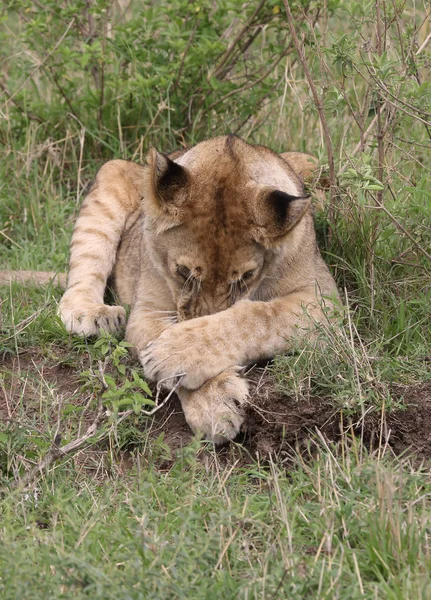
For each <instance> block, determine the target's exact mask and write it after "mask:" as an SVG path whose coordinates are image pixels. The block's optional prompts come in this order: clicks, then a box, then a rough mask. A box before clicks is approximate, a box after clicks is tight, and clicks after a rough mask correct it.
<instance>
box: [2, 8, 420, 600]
mask: <svg viewBox="0 0 431 600" xmlns="http://www.w3.org/2000/svg"><path fill="white" fill-rule="evenodd" d="M430 14H431V5H430V3H429V1H428V0H425V1H424V2H415V1H411V0H410V1H409V0H368V1H365V2H363V1H358V2H356V1H354V0H322V1H320V0H295V1H287V0H261V1H260V2H257V1H255V2H238V1H235V0H230V1H229V0H219V1H217V2H215V1H211V0H196V1H190V0H171V1H169V2H168V1H165V0H160V1H156V0H147V1H145V2H142V1H139V0H115V1H114V0H60V1H58V0H44V1H43V2H42V1H30V0H14V1H12V0H10V1H8V0H4V1H3V2H2V10H1V15H0V48H1V51H0V60H1V65H2V71H1V75H0V146H1V148H2V155H1V161H0V238H1V239H0V265H1V269H35V270H51V271H57V272H63V271H65V269H66V266H67V256H68V243H69V240H70V236H71V231H72V227H73V223H74V220H75V218H76V215H77V212H78V210H79V206H80V203H81V201H82V198H83V196H85V194H86V192H87V191H88V189H89V186H90V185H91V181H92V178H93V177H94V175H95V173H96V171H97V169H98V168H99V167H100V165H101V164H102V163H103V162H104V161H106V160H108V159H110V158H113V157H117V158H118V157H122V158H127V159H131V160H136V161H143V160H144V158H145V154H146V152H147V151H148V149H149V148H150V147H151V146H152V145H154V146H156V147H157V148H158V149H160V150H165V151H166V150H171V149H175V148H178V147H180V146H183V145H190V144H193V143H196V142H198V141H200V140H202V139H205V138H207V137H210V136H214V135H217V134H224V133H226V132H234V133H236V134H238V135H240V136H242V137H243V138H244V139H246V140H248V141H250V142H252V143H263V144H265V145H267V146H270V147H271V148H273V149H274V150H279V151H282V150H298V151H306V152H308V153H311V154H314V155H315V156H317V157H318V159H319V164H320V168H321V172H322V173H323V174H324V179H325V180H326V181H327V185H326V188H327V189H326V191H325V192H322V191H319V190H318V186H312V189H313V191H314V192H313V193H314V194H315V199H316V212H317V214H316V223H317V228H318V234H319V239H320V242H321V247H322V249H323V251H324V256H325V258H326V260H327V262H328V263H329V264H330V266H331V269H332V271H333V273H334V274H335V276H336V278H337V282H338V284H339V288H340V291H341V294H342V296H343V299H344V300H345V303H346V306H348V310H347V313H346V327H345V335H344V337H340V338H339V337H337V338H334V337H331V334H330V333H329V332H322V335H325V336H329V343H330V351H329V352H326V353H324V354H322V353H319V352H317V351H315V350H312V349H306V350H305V351H304V352H302V353H301V354H300V355H296V356H294V357H292V356H287V357H278V358H277V359H276V360H275V363H274V365H273V367H272V377H273V378H274V380H275V381H276V384H277V386H278V387H279V388H281V389H282V390H284V391H285V393H286V395H287V397H286V402H292V403H298V407H299V410H300V407H301V402H303V401H304V399H305V398H310V397H325V398H330V400H331V402H332V403H333V406H334V410H335V411H337V414H338V413H339V415H340V419H341V421H342V423H345V424H347V423H349V422H351V423H353V422H354V423H356V424H358V423H359V430H360V423H361V419H362V420H363V418H364V416H365V415H366V414H369V413H373V412H375V413H376V414H377V415H379V418H380V419H381V423H383V422H384V417H385V415H386V414H387V413H389V412H390V411H393V410H395V409H397V410H399V409H400V408H402V405H403V403H402V399H400V394H399V393H395V392H394V390H395V389H397V390H399V389H400V388H401V389H404V388H405V389H410V390H412V389H413V390H416V389H417V390H423V387H422V388H421V387H420V386H421V385H422V386H423V385H426V383H425V384H424V382H426V381H429V380H430V368H429V365H430V362H429V361H430V354H431V351H430V346H431V319H430V304H431V270H430V261H431V251H430V248H431V191H430V189H431V186H430V168H431V167H430V165H431V161H430V153H431V56H430V48H431V22H430ZM59 297H60V296H59V292H58V290H56V289H54V288H53V287H52V286H48V287H46V288H44V289H41V290H40V289H39V290H37V289H32V288H30V287H23V286H19V285H10V286H9V287H4V288H2V289H1V290H0V311H1V313H0V314H1V316H2V321H1V323H0V328H1V331H0V361H1V363H0V364H1V370H0V390H1V392H2V394H3V399H2V400H1V403H0V416H1V419H2V420H1V422H0V468H1V473H2V474H1V484H2V492H1V496H0V510H1V513H2V517H1V518H2V521H1V528H0V539H1V542H2V543H1V545H0V593H1V596H2V597H3V598H21V599H25V598H32V599H33V598H34V599H36V598H47V597H52V598H72V597H73V598H104V599H106V598H114V597H115V598H118V597H121V598H124V599H126V598H133V599H138V598H146V599H148V598H171V597H172V598H183V597H184V598H208V599H210V598H268V599H269V598H292V599H293V598H298V599H302V598H319V599H320V598H322V599H323V598H349V599H350V598H351V599H354V598H370V599H371V598H378V599H382V598H388V599H400V600H406V599H411V600H417V599H418V598H424V599H426V598H431V576H430V572H431V556H430V553H431V550H430V538H429V536H430V526H431V523H430V520H431V519H430V503H429V499H430V494H431V482H430V477H429V469H428V467H429V461H428V462H427V461H425V462H423V463H419V461H418V460H417V459H411V458H409V456H402V457H395V456H393V452H392V450H391V445H390V443H388V440H389V441H390V434H388V432H386V433H385V436H384V439H385V440H386V443H384V444H382V443H381V444H380V445H379V444H377V446H376V447H375V448H374V449H373V448H371V449H368V450H367V449H366V448H365V447H364V445H363V444H362V440H361V436H360V435H359V437H358V436H357V434H356V433H355V431H357V430H358V428H356V430H355V429H352V428H351V427H350V428H349V427H348V426H346V427H345V429H344V433H343V434H342V435H340V436H339V439H338V441H337V443H333V444H330V443H329V442H328V441H327V440H326V439H325V436H323V435H322V434H321V433H319V431H317V432H313V431H311V432H310V436H309V446H308V451H306V452H304V451H303V450H302V451H299V450H298V449H295V448H294V447H291V448H290V450H289V452H288V453H287V454H286V453H284V454H283V455H277V454H272V455H271V456H269V457H268V456H267V457H261V456H252V457H249V458H248V459H247V461H244V460H243V458H238V457H241V456H243V455H244V453H245V451H244V450H243V451H242V450H241V449H240V448H235V447H232V449H231V451H230V450H229V451H227V452H225V454H224V455H223V457H221V456H220V455H219V454H218V453H216V452H215V451H214V450H213V449H211V447H209V446H207V445H206V444H205V443H204V442H202V441H199V440H195V441H193V443H192V444H191V445H187V446H186V447H184V448H182V449H181V451H179V452H177V453H176V454H175V456H173V455H172V452H171V450H170V448H169V446H168V445H167V444H166V443H165V440H164V437H163V432H162V431H159V432H158V434H157V435H156V436H154V435H152V437H150V435H149V431H150V429H151V428H150V427H149V426H148V424H149V423H150V422H151V419H152V417H151V415H150V416H149V415H148V413H151V412H152V411H153V410H154V408H157V407H156V406H154V401H155V397H154V396H151V391H150V390H149V388H148V386H147V385H146V383H145V381H144V380H143V379H142V378H141V376H140V372H139V368H138V366H137V365H134V364H133V363H132V362H131V361H130V359H128V358H127V356H126V354H127V348H126V347H125V344H124V343H123V342H119V341H117V340H115V339H114V338H110V337H109V336H105V337H102V338H101V340H99V341H97V342H95V343H91V342H88V341H87V342H85V341H83V340H79V339H71V338H69V336H67V335H66V333H65V332H64V330H63V328H62V326H61V324H60V323H59V321H58V319H57V317H56V304H57V302H58V299H59ZM65 369H66V370H67V369H68V370H69V371H68V373H70V372H72V373H74V374H75V375H76V379H75V380H73V385H72V384H71V383H70V376H69V375H68V377H67V380H68V385H67V386H66V385H65V384H64V377H62V376H60V375H59V373H60V374H61V373H62V372H64V370H65ZM54 375H55V376H54ZM78 377H79V379H78ZM71 386H72V387H71ZM426 389H428V390H429V389H430V388H429V387H428V388H426ZM106 410H107V411H108V414H107V413H106ZM430 411H431V404H430ZM419 425H420V424H419V423H418V427H419ZM382 440H383V436H382V435H381V436H380V440H379V441H380V442H382ZM150 441H151V443H150ZM65 448H67V455H66V456H65V457H63V456H62V454H63V453H64V449H65ZM230 452H231V454H230ZM263 458H264V459H265V460H263Z"/></svg>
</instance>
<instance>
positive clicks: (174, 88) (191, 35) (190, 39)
mask: <svg viewBox="0 0 431 600" xmlns="http://www.w3.org/2000/svg"><path fill="white" fill-rule="evenodd" d="M198 25H199V19H196V21H195V24H194V27H193V29H192V32H191V34H190V36H189V39H188V40H187V44H186V47H185V49H184V52H183V56H182V57H181V63H180V68H179V69H178V74H177V76H176V78H175V81H174V84H173V86H172V90H171V92H170V93H171V94H173V93H174V92H175V90H176V89H177V87H178V84H179V82H180V79H181V75H182V74H183V69H184V63H185V60H186V56H187V54H188V52H189V49H190V46H191V44H192V41H193V40H194V37H195V34H196V30H197V28H198Z"/></svg>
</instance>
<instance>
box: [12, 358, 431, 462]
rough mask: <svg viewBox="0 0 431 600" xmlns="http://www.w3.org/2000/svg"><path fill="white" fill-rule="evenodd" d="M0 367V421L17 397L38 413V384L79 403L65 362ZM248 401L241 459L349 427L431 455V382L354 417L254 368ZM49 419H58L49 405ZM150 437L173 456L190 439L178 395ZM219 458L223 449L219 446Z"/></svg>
mask: <svg viewBox="0 0 431 600" xmlns="http://www.w3.org/2000/svg"><path fill="white" fill-rule="evenodd" d="M1 366H2V370H3V371H4V372H6V373H7V376H6V380H5V384H6V385H3V386H1V387H0V418H2V419H8V418H10V417H11V415H12V417H13V416H14V414H15V403H18V402H22V401H23V400H24V402H25V405H26V416H28V417H30V416H31V415H32V414H36V413H37V411H38V410H39V400H40V393H41V389H40V384H39V385H37V384H36V385H31V380H32V379H33V380H34V381H35V382H37V381H39V382H40V380H41V379H42V380H43V382H44V384H43V385H44V388H45V389H46V390H48V389H51V390H53V393H55V394H57V395H61V397H62V399H63V402H64V403H73V404H82V405H83V404H84V403H85V402H86V398H85V396H84V395H83V394H81V393H80V385H79V382H78V377H77V373H76V369H75V368H72V367H70V366H67V365H64V364H63V365H61V364H57V365H52V364H48V363H47V361H46V358H44V357H41V356H40V355H39V356H38V355H37V354H28V353H27V354H25V355H23V356H21V357H19V359H18V358H16V357H15V358H3V359H2V365H1ZM251 382H252V384H251V397H250V404H249V405H248V407H247V409H246V420H245V433H244V434H243V435H242V436H241V440H239V441H240V444H241V447H242V448H244V451H245V452H244V453H243V454H244V457H245V456H247V455H248V456H252V457H256V456H258V457H260V458H266V457H268V456H269V455H270V454H276V455H278V456H280V455H281V456H283V454H287V455H289V454H291V453H292V449H293V448H295V449H299V450H300V451H302V450H305V449H306V448H307V446H308V445H309V442H310V439H311V438H312V437H315V436H316V434H318V435H320V434H321V435H323V436H324V438H325V439H326V440H328V441H335V442H336V441H338V440H340V437H341V436H342V435H343V434H344V433H346V432H347V433H348V432H349V431H350V432H351V433H352V432H354V433H355V435H356V436H357V437H360V438H361V439H362V440H363V441H364V443H365V444H366V445H367V447H369V448H371V449H374V450H375V449H376V448H377V447H379V445H380V446H382V445H385V446H387V447H388V448H392V450H393V452H394V454H397V455H399V454H401V453H404V452H408V453H411V454H413V455H415V456H416V457H417V459H419V460H424V459H430V458H431V382H427V383H423V384H420V385H409V386H397V387H395V386H394V388H393V394H394V396H395V397H396V398H397V399H398V400H399V402H400V403H401V404H402V409H397V410H394V411H392V412H390V413H386V412H385V411H383V414H381V413H378V412H377V411H371V412H368V413H367V414H366V415H365V416H364V417H363V418H362V417H361V415H352V414H346V413H345V412H343V411H341V410H340V409H339V407H337V406H335V405H334V403H332V402H331V400H330V399H325V398H318V397H316V398H308V399H306V398H304V399H302V400H301V401H297V400H296V399H295V398H293V397H289V396H286V395H285V394H283V393H281V392H280V391H278V390H277V388H276V386H275V385H274V382H273V381H272V380H271V378H270V377H269V376H268V373H267V371H265V370H264V369H257V368H256V369H254V370H253V372H252V374H251ZM53 418H55V419H56V418H57V415H56V413H55V410H53ZM148 428H149V433H150V437H151V438H152V439H156V438H157V437H158V436H159V435H160V433H162V432H163V433H164V444H165V445H166V446H168V447H169V449H170V450H171V454H172V456H175V453H176V452H177V451H178V450H179V449H180V448H182V447H183V446H185V445H187V444H188V443H189V442H190V441H191V440H192V438H193V436H192V433H191V431H190V429H189V427H188V425H187V423H186V421H185V419H184V415H183V413H182V410H181V405H180V402H179V401H178V399H176V398H172V399H171V400H170V401H169V402H168V403H167V404H166V405H165V406H164V407H163V408H162V409H161V410H160V411H158V412H157V413H156V414H155V415H154V416H153V417H152V418H151V419H149V421H148ZM219 452H220V455H223V453H226V452H228V451H227V450H226V448H225V449H221V450H219Z"/></svg>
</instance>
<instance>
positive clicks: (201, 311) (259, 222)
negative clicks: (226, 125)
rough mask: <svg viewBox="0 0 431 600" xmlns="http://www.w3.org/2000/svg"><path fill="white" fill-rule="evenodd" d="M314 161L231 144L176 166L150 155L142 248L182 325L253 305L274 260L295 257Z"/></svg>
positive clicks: (181, 157)
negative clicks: (247, 302)
mask: <svg viewBox="0 0 431 600" xmlns="http://www.w3.org/2000/svg"><path fill="white" fill-rule="evenodd" d="M282 156H284V158H282ZM311 158H312V157H309V156H308V155H304V154H298V153H288V154H286V155H278V154H276V153H275V152H273V151H271V150H269V149H268V148H265V147H263V146H251V145H249V144H247V143H246V142H244V141H243V140H241V139H240V138H238V137H235V136H223V137H218V138H214V139H212V140H208V141H206V142H202V143H200V144H198V145H197V146H195V147H193V148H191V149H190V150H186V151H184V152H180V153H176V154H175V156H174V158H173V159H172V158H169V157H167V156H165V155H163V154H160V153H159V152H157V151H156V150H154V149H152V150H150V152H149V155H148V159H147V161H148V167H147V168H146V170H145V176H144V182H143V203H144V213H145V228H146V230H147V241H148V244H149V252H150V254H151V260H152V261H153V263H154V265H155V266H156V268H157V269H158V270H159V271H161V272H162V274H163V277H164V279H165V280H166V281H167V283H168V285H169V287H170V289H171V292H172V294H173V297H174V300H175V302H176V305H177V310H178V315H179V318H180V319H189V318H193V317H198V316H202V315H205V314H211V313H214V312H218V311H220V310H224V309H225V308H227V307H229V306H230V305H232V304H233V303H234V302H236V301H238V300H240V299H243V298H248V297H250V295H252V294H253V293H254V292H256V290H257V288H258V286H259V285H260V284H261V282H262V280H263V279H264V278H265V276H266V275H267V274H268V272H269V269H270V267H271V264H272V263H273V262H274V261H275V260H277V257H280V254H283V253H284V254H286V252H287V254H286V259H288V256H289V249H290V250H291V251H293V250H295V251H296V250H297V246H298V244H299V239H300V237H301V235H298V230H300V229H301V227H298V226H299V224H300V223H301V222H302V220H303V217H304V215H305V214H306V213H307V212H309V211H308V208H309V205H310V199H309V196H308V195H306V194H305V193H304V188H303V183H302V176H305V177H307V176H308V175H309V174H310V173H311V171H312V169H313V167H314V164H310V162H308V161H309V159H311ZM287 161H289V162H287ZM295 232H296V233H295ZM299 234H300V232H299Z"/></svg>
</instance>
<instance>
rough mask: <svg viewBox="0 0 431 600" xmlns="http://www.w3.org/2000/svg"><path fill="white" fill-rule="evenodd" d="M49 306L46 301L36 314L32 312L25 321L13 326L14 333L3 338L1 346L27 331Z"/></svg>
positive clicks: (48, 302)
mask: <svg viewBox="0 0 431 600" xmlns="http://www.w3.org/2000/svg"><path fill="white" fill-rule="evenodd" d="M50 304H51V302H50V301H49V300H48V301H47V302H45V304H44V305H43V306H41V307H40V308H39V309H38V310H37V311H36V312H34V313H33V314H32V315H30V316H29V317H27V318H26V319H24V320H23V321H21V322H20V323H18V325H14V326H13V329H14V332H13V334H12V335H9V336H8V337H5V338H3V339H2V340H0V342H1V343H2V344H4V343H5V342H7V341H8V340H11V339H13V338H14V337H16V336H17V335H19V334H20V333H22V332H23V331H24V329H27V327H28V326H29V325H30V323H32V322H33V321H34V320H35V319H37V317H38V316H39V315H40V314H41V313H42V312H43V311H44V310H45V308H47V307H48V306H49V305H50Z"/></svg>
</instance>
